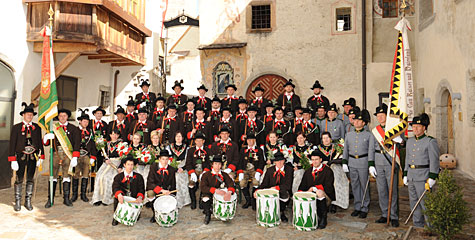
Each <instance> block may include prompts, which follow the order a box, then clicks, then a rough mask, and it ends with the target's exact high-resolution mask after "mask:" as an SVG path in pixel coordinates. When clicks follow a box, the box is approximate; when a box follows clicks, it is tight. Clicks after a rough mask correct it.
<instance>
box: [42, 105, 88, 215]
mask: <svg viewBox="0 0 475 240" xmlns="http://www.w3.org/2000/svg"><path fill="white" fill-rule="evenodd" d="M70 117H71V111H69V110H67V109H59V110H58V120H59V123H58V124H55V125H54V126H53V128H56V131H55V133H54V134H53V133H48V134H46V135H45V136H44V138H43V141H44V145H45V146H49V145H50V144H51V142H50V140H53V143H52V144H53V145H52V146H51V147H52V148H53V151H54V154H53V197H54V195H55V192H56V185H57V182H58V176H59V169H60V168H61V173H62V177H63V199H64V201H63V204H64V205H66V206H68V207H72V206H73V203H72V202H71V200H70V199H69V193H70V187H71V178H70V174H69V172H68V169H69V164H71V167H76V165H77V163H78V157H80V155H81V154H80V153H79V150H80V149H81V132H80V131H79V128H77V127H76V126H74V125H72V124H69V123H68V118H70ZM58 134H59V136H60V138H61V142H60V141H59V140H58ZM68 141H69V144H68ZM66 151H69V152H70V153H71V155H72V158H71V160H70V159H69V157H68V156H67V155H66ZM48 188H49V184H48ZM48 192H50V191H49V189H48ZM53 202H54V198H53V199H51V196H50V195H49V194H48V201H47V202H46V205H45V208H50V207H51V204H52V203H53Z"/></svg>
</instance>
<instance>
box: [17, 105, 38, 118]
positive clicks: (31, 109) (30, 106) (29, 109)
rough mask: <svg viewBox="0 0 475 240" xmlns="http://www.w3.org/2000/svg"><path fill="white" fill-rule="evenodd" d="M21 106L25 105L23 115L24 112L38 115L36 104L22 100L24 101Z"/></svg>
mask: <svg viewBox="0 0 475 240" xmlns="http://www.w3.org/2000/svg"><path fill="white" fill-rule="evenodd" d="M21 106H22V107H25V108H24V109H23V111H21V112H20V115H21V116H23V114H24V113H27V112H31V113H33V116H35V115H36V112H35V110H34V108H35V104H33V103H30V105H28V104H26V102H22V103H21Z"/></svg>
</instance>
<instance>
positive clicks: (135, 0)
mask: <svg viewBox="0 0 475 240" xmlns="http://www.w3.org/2000/svg"><path fill="white" fill-rule="evenodd" d="M139 9H140V7H139V0H129V13H130V14H132V15H134V16H135V17H137V18H138V17H139Z"/></svg>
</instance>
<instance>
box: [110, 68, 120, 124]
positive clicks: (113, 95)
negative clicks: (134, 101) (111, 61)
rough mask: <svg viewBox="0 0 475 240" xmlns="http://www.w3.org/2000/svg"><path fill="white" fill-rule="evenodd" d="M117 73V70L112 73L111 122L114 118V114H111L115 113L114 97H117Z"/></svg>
mask: <svg viewBox="0 0 475 240" xmlns="http://www.w3.org/2000/svg"><path fill="white" fill-rule="evenodd" d="M119 73H120V71H119V70H115V72H114V85H113V90H112V103H113V105H112V107H111V115H112V117H111V120H113V119H112V118H114V114H113V112H115V110H114V109H115V107H116V106H117V104H116V102H115V97H117V80H118V78H119Z"/></svg>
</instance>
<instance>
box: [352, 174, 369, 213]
mask: <svg viewBox="0 0 475 240" xmlns="http://www.w3.org/2000/svg"><path fill="white" fill-rule="evenodd" d="M368 177H369V171H368V168H352V167H350V180H351V190H352V191H353V196H354V204H355V210H358V211H362V212H368V206H369V185H368V189H367V190H366V196H365V200H364V202H363V195H364V189H365V187H366V183H367V182H368Z"/></svg>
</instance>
